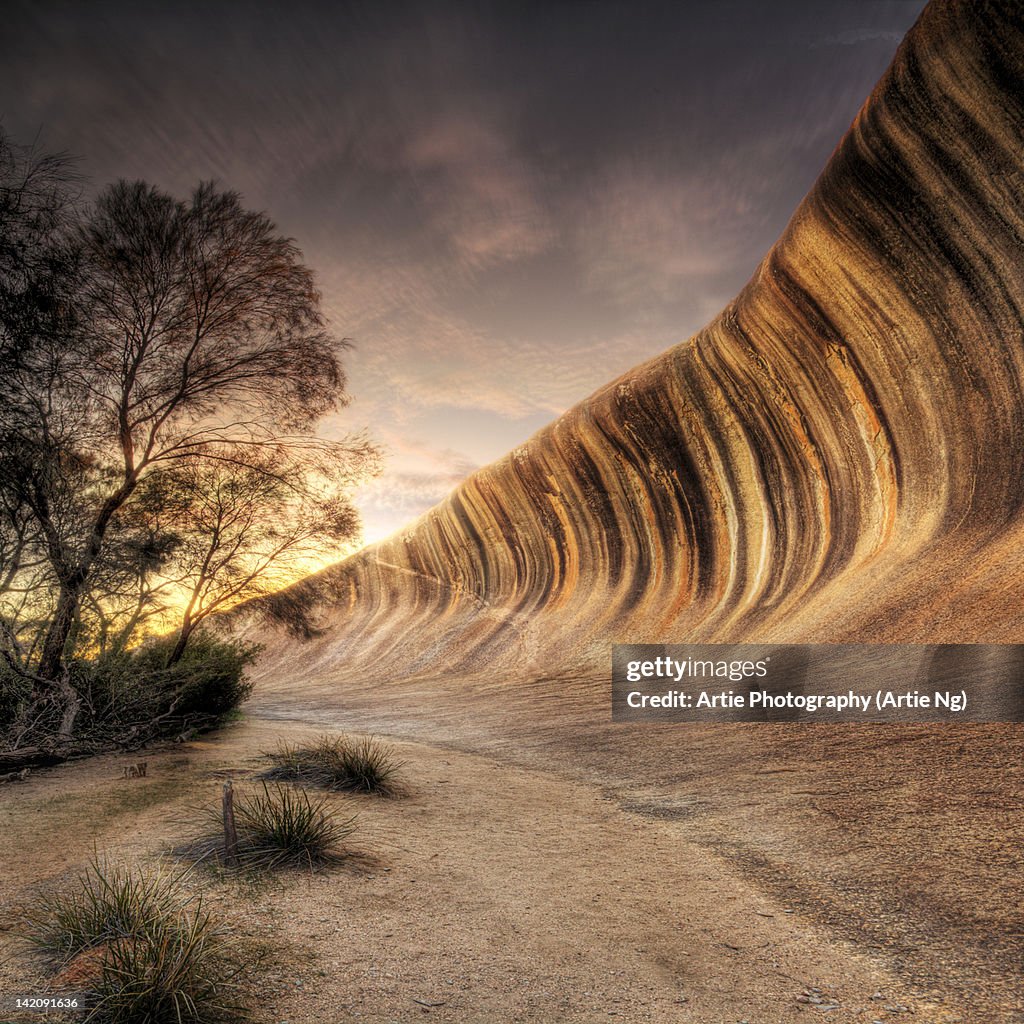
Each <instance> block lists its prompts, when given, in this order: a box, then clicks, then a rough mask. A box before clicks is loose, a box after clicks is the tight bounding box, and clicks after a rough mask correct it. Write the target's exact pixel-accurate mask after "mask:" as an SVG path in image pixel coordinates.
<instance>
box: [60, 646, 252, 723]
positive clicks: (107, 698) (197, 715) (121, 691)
mask: <svg viewBox="0 0 1024 1024" xmlns="http://www.w3.org/2000/svg"><path fill="white" fill-rule="evenodd" d="M173 642H174V641H173V638H161V639H158V640H152V641H150V642H148V643H146V644H143V645H142V646H140V647H138V648H136V649H135V650H132V651H121V652H117V653H110V654H104V655H101V656H100V657H98V658H95V659H91V660H85V659H79V660H77V661H74V662H72V663H71V665H70V671H71V681H72V685H73V686H74V687H75V689H76V690H77V691H78V693H79V694H81V695H82V698H83V717H84V723H83V725H84V727H85V729H84V731H89V730H90V729H91V730H92V731H94V732H95V731H98V732H100V733H102V732H104V731H117V732H123V731H124V730H125V729H128V728H133V729H134V730H135V733H136V735H137V736H138V737H139V738H140V739H149V738H153V737H155V736H158V735H162V734H169V733H173V732H177V731H179V730H180V729H181V728H182V727H183V726H184V725H188V724H195V723H201V724H204V725H214V724H216V723H217V722H219V721H221V720H223V719H224V718H225V716H227V715H229V714H230V713H231V712H232V711H234V710H235V709H236V708H237V707H238V706H239V705H240V704H241V703H242V701H244V700H245V699H246V697H248V696H249V693H250V691H251V689H252V684H251V683H249V682H248V680H247V679H246V678H245V669H246V666H248V665H250V664H252V662H253V661H254V660H255V658H256V655H257V653H258V652H259V648H258V647H256V646H253V645H249V644H243V643H241V642H239V641H235V640H221V639H219V638H217V637H214V636H212V635H210V634H197V635H196V636H195V637H194V638H193V640H192V642H191V643H190V644H189V646H188V647H187V648H186V649H185V654H184V655H183V657H182V658H181V660H180V661H178V662H177V663H176V664H174V665H171V666H168V665H167V658H168V656H169V654H170V651H171V649H172V647H173Z"/></svg>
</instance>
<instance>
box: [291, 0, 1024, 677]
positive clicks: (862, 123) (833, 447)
mask: <svg viewBox="0 0 1024 1024" xmlns="http://www.w3.org/2000/svg"><path fill="white" fill-rule="evenodd" d="M1022 254H1024V8H1022V7H1021V6H1020V5H1018V4H998V5H997V4H994V3H991V4H985V3H979V2H939V3H933V4H932V5H931V6H930V7H929V8H928V9H927V10H926V12H925V13H924V15H922V18H921V20H920V21H919V23H918V24H917V26H915V28H914V29H913V30H912V31H911V32H910V33H909V35H908V37H907V39H906V40H905V41H904V43H903V45H902V46H901V48H900V50H899V53H898V55H897V57H896V59H895V61H894V63H893V65H892V67H891V68H890V70H889V71H888V72H887V73H886V75H885V76H884V78H883V79H882V81H881V82H880V83H879V85H878V86H877V87H876V89H875V91H874V93H873V94H872V96H871V97H870V99H869V100H868V102H867V103H866V104H865V106H864V108H863V109H862V111H861V113H860V114H859V115H858V117H857V119H856V121H855V122H854V124H853V126H852V127H851V129H850V130H849V132H848V133H847V135H846V137H845V138H844V139H843V141H842V142H841V144H840V145H839V146H838V148H837V149H836V152H835V154H834V155H833V157H832V159H831V161H830V162H829V164H828V166H827V168H826V169H825V171H824V173H823V174H822V176H821V178H820V180H819V182H818V183H817V185H816V186H815V188H814V189H813V190H812V192H811V193H810V194H809V195H808V197H807V198H806V200H805V201H804V202H803V204H802V205H801V206H800V208H799V209H798V210H797V212H796V214H795V215H794V217H793V219H792V221H791V223H790V225H789V227H788V228H787V230H786V232H785V234H784V235H783V237H782V238H781V239H780V240H779V242H778V243H777V244H776V245H775V247H774V248H773V249H772V250H771V252H770V253H769V254H768V256H767V257H766V258H765V260H764V261H763V263H762V264H761V266H760V267H759V269H758V270H757V272H756V274H755V276H754V278H753V280H752V281H751V282H750V283H749V284H748V285H747V287H746V288H745V289H744V290H743V292H742V293H741V294H740V295H739V296H738V298H737V299H736V300H735V301H734V302H733V303H732V304H731V305H730V306H729V307H728V308H727V309H726V310H725V311H724V312H723V313H722V314H721V315H720V316H719V317H718V319H717V320H715V321H714V322H713V323H712V324H711V325H710V326H709V327H708V328H706V329H705V330H704V331H702V332H701V333H700V334H698V335H697V336H696V337H694V338H693V339H691V340H690V341H688V342H686V343H684V344H681V345H678V346H676V347H675V348H672V349H670V350H669V351H667V352H665V353H664V354H662V355H661V356H659V357H657V358H656V359H653V360H652V361H650V362H648V363H646V364H644V365H642V366H640V367H638V368H636V369H635V370H633V371H631V372H630V373H628V374H626V375H624V376H623V377H621V378H620V379H619V380H617V381H614V382H613V383H611V384H609V385H608V386H606V387H605V388H603V389H602V390H600V391H599V392H597V393H596V394H595V395H593V396H592V397H591V398H589V399H587V400H586V401H584V402H582V403H581V404H580V405H578V406H576V407H575V408H574V409H572V410H570V411H569V412H568V413H567V414H566V415H565V416H563V417H562V418H560V419H559V420H557V421H556V422H554V423H553V424H551V425H550V426H549V427H547V428H546V429H544V430H542V431H540V432H539V433H538V434H537V435H536V436H534V437H533V438H532V439H531V440H530V441H529V442H528V443H527V444H525V445H523V446H522V447H520V448H518V449H516V450H515V451H513V452H512V453H510V454H509V455H508V456H506V457H505V458H504V459H502V460H501V461H499V462H497V463H495V464H493V465H491V466H489V467H487V468H485V469H483V470H481V471H480V472H478V473H476V474H475V475H474V476H472V477H471V478H470V479H468V480H467V481H466V482H465V483H464V484H463V485H462V486H461V487H459V488H458V489H457V490H456V491H455V492H454V493H453V494H452V495H451V496H450V497H449V498H448V499H447V500H446V501H444V502H443V503H442V504H440V505H439V506H437V507H436V508H434V509H433V510H431V511H430V512H428V513H427V514H426V515H424V516H423V517H421V519H420V520H418V521H417V522H416V523H415V524H414V525H413V526H412V527H411V528H410V529H409V530H408V531H406V532H405V533H404V534H402V535H400V536H398V537H396V538H394V539H392V540H389V541H386V542H384V543H381V544H378V545H376V546H374V547H372V548H368V549H366V550H364V551H362V552H360V553H359V554H358V555H356V556H355V557H353V558H351V559H349V560H347V561H345V562H343V563H341V564H339V565H338V566H334V567H332V568H330V569H328V570H326V571H325V572H323V573H320V574H318V575H317V576H316V577H313V578H311V579H310V580H308V581H305V582H304V583H302V584H300V585H299V586H298V587H297V588H293V590H292V592H291V593H289V594H288V595H286V597H285V598H283V599H282V601H283V603H284V604H292V605H293V604H295V603H296V602H298V603H302V602H306V603H311V604H312V606H313V607H312V611H311V615H312V617H313V620H314V621H315V623H316V627H317V630H318V631H319V635H318V636H317V637H316V638H315V639H313V640H312V641H311V642H310V643H308V644H307V645H306V648H305V652H304V653H301V652H300V651H299V650H297V649H295V648H294V647H293V649H292V650H291V652H290V654H289V657H290V658H291V659H294V658H295V657H297V656H298V657H302V658H303V659H304V660H309V661H310V663H315V662H318V663H319V664H320V668H321V670H322V671H323V672H325V673H341V672H344V673H345V674H347V673H352V672H355V673H360V674H362V675H364V676H365V675H366V674H367V673H372V674H373V675H375V676H377V677H379V678H385V677H399V676H413V675H430V674H434V673H441V672H443V673H446V674H447V673H452V672H465V673H473V672H475V671H478V670H482V669H485V668H486V669H488V670H491V671H493V670H494V669H495V668H496V667H501V668H508V669H511V668H516V669H523V670H526V669H528V670H530V671H531V672H533V673H553V672H556V671H561V670H563V669H566V668H569V667H574V666H580V665H583V666H586V665H593V666H597V665H600V666H601V668H602V669H604V668H606V667H607V664H608V660H607V659H608V656H609V644H610V643H611V642H612V641H613V640H628V641H631V642H643V641H651V642H653V641H672V640H674V641H685V640H691V639H719V640H726V639H728V640H741V639H755V638H757V639H798V638H805V639H812V638H817V639H830V640H842V639H851V638H854V637H857V638H862V639H875V640H877V639H894V640H895V639H908V640H909V639H917V640H923V639H934V640H982V639H989V640H1000V639H1014V640H1022V639H1024V616H1022V614H1021V612H1020V608H1021V607H1022V605H1024V600H1022V599H1024V571H1022V567H1024V560H1022V558H1021V556H1020V554H1018V552H1019V551H1021V550H1022V545H1021V543H1020V540H1021V539H1022V538H1021V536H1020V528H1021V527H1022V526H1024V515H1022V499H1024V471H1022V461H1024V459H1022V453H1024V390H1022V389H1024V255H1022ZM278 606H279V607H281V606H283V605H282V603H281V602H279V603H278Z"/></svg>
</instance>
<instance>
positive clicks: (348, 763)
mask: <svg viewBox="0 0 1024 1024" xmlns="http://www.w3.org/2000/svg"><path fill="white" fill-rule="evenodd" d="M267 756H268V757H269V758H271V759H272V760H273V761H274V762H275V763H274V766H273V767H272V768H270V769H268V770H267V771H266V772H264V773H263V776H262V777H263V778H265V779H272V780H278V781H282V782H298V783H300V784H302V785H307V786H317V787H319V788H321V789H329V790H334V791H341V792H349V793H373V794H376V795H378V796H396V795H398V794H399V793H400V792H401V787H400V784H399V778H398V776H399V773H400V771H401V769H402V767H403V766H404V764H405V762H404V761H399V760H397V759H396V757H395V752H394V749H393V748H392V747H391V746H389V745H388V744H386V743H382V742H381V741H380V740H378V739H376V738H374V737H372V736H364V737H353V736H319V737H317V738H316V739H315V740H313V741H312V742H311V743H306V744H297V743H282V744H280V745H279V746H278V748H277V750H276V751H274V752H272V753H269V754H267Z"/></svg>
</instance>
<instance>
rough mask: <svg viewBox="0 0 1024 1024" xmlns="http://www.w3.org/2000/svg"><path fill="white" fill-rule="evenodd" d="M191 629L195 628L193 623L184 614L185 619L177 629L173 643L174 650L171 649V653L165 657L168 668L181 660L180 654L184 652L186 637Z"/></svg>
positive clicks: (186, 642)
mask: <svg viewBox="0 0 1024 1024" xmlns="http://www.w3.org/2000/svg"><path fill="white" fill-rule="evenodd" d="M193 629H195V624H194V623H193V622H192V620H191V619H190V618H188V616H187V615H186V617H185V620H184V621H183V622H182V624H181V629H180V630H178V640H177V643H175V645H174V650H173V651H171V655H170V657H169V658H168V659H167V667H168V668H171V667H173V666H174V665H177V664H178V662H179V661H181V656H182V655H183V654H184V653H185V648H186V647H187V646H188V638H189V637H190V636H191V635H192V630H193Z"/></svg>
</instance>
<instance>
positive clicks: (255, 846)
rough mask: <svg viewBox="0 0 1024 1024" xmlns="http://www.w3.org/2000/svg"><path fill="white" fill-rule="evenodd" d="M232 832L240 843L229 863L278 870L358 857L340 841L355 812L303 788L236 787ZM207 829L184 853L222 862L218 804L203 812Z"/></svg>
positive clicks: (353, 821) (347, 833)
mask: <svg viewBox="0 0 1024 1024" xmlns="http://www.w3.org/2000/svg"><path fill="white" fill-rule="evenodd" d="M236 797H237V799H236V800H235V803H234V816H235V830H236V832H237V836H238V845H237V849H236V853H235V860H234V863H233V864H226V866H228V867H240V868H248V869H251V870H255V871H269V870H274V869H276V868H287V867H308V868H309V869H310V870H313V869H314V868H317V867H326V866H330V865H332V864H337V863H340V862H341V861H344V860H348V859H350V858H352V857H354V856H356V855H355V854H354V853H353V852H352V851H351V850H349V849H347V848H346V847H345V845H344V843H345V840H346V839H348V838H349V836H351V835H352V833H353V832H355V830H356V818H355V815H352V816H350V817H341V816H339V814H338V813H337V811H336V810H335V809H334V808H333V807H332V806H331V804H330V803H329V801H328V799H327V797H320V798H317V799H311V798H310V796H309V794H308V793H307V792H306V791H305V790H304V789H296V788H294V787H292V786H282V785H274V786H268V785H267V784H266V783H265V782H264V783H261V791H260V792H256V793H252V794H248V795H244V794H241V793H239V792H238V791H236ZM207 820H208V821H209V825H210V827H209V830H208V831H207V833H206V834H204V835H202V836H200V838H199V839H197V840H195V841H194V842H192V843H190V844H189V845H188V846H187V847H185V848H184V849H183V850H181V851H180V852H182V853H183V854H184V855H185V856H187V857H189V858H190V859H192V860H200V861H202V860H213V859H217V860H219V861H220V862H221V863H225V848H224V831H223V819H222V817H221V810H220V808H217V809H211V810H210V811H209V812H208V814H207Z"/></svg>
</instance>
